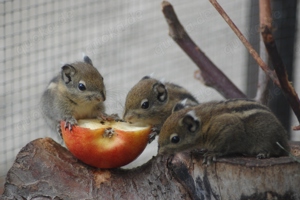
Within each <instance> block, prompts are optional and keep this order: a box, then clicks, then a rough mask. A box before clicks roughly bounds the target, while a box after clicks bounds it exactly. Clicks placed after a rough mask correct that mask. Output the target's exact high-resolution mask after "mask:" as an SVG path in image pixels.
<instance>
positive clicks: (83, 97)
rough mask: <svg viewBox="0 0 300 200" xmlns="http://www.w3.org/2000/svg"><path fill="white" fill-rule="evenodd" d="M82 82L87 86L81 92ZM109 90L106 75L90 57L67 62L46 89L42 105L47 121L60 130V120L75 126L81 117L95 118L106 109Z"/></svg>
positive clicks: (53, 127) (69, 125)
mask: <svg viewBox="0 0 300 200" xmlns="http://www.w3.org/2000/svg"><path fill="white" fill-rule="evenodd" d="M79 83H84V85H85V87H86V89H85V90H84V91H81V90H80V89H79V88H78V84H79ZM105 98H106V92H105V86H104V83H103V77H102V76H101V74H100V73H99V72H98V70H97V69H96V68H95V67H94V66H93V65H92V61H91V60H90V59H89V58H88V57H87V56H86V57H85V58H84V62H76V63H72V64H66V65H64V66H63V67H62V70H61V72H60V73H59V74H58V75H57V76H56V77H54V78H53V79H52V80H51V81H50V83H49V85H48V87H47V89H46V91H45V92H44V94H43V96H42V99H41V104H42V112H43V114H44V117H45V119H46V122H47V123H48V124H49V126H50V127H51V128H52V129H54V130H59V129H57V127H59V122H60V121H61V120H64V121H67V126H68V127H69V128H72V126H73V125H74V124H76V123H77V120H78V119H83V118H95V117H97V116H100V115H101V113H103V112H104V105H103V101H105Z"/></svg>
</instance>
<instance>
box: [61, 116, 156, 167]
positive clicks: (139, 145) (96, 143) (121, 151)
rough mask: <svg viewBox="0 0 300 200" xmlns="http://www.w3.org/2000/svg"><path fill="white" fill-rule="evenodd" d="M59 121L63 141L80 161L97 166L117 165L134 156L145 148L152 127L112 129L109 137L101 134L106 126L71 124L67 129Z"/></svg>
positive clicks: (63, 123) (126, 162)
mask: <svg viewBox="0 0 300 200" xmlns="http://www.w3.org/2000/svg"><path fill="white" fill-rule="evenodd" d="M64 126H65V122H64V121H62V122H61V129H62V135H63V139H64V142H65V144H66V146H67V148H68V149H69V151H70V152H71V153H72V154H73V155H74V156H75V157H76V158H78V159H79V160H81V161H82V162H84V163H86V164H88V165H91V166H94V167H97V168H117V167H121V166H124V165H126V164H128V163H130V162H132V161H133V160H134V159H136V158H137V157H138V156H139V155H140V154H141V153H142V152H143V151H144V149H145V148H146V146H147V143H148V137H149V134H150V133H151V127H150V126H149V127H148V128H145V129H143V130H141V131H122V130H117V129H115V134H114V135H113V136H112V137H104V136H103V134H104V130H105V128H100V129H94V130H91V129H89V128H84V127H80V126H73V127H72V130H71V131H70V130H69V129H68V128H66V129H65V128H64Z"/></svg>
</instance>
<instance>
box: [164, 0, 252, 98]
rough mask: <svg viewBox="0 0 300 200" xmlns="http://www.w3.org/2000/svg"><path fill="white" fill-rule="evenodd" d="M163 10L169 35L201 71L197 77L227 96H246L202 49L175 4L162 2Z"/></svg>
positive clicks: (197, 73) (196, 74)
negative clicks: (188, 32)
mask: <svg viewBox="0 0 300 200" xmlns="http://www.w3.org/2000/svg"><path fill="white" fill-rule="evenodd" d="M162 12H163V14H164V16H165V18H166V20H167V23H168V25H169V35H170V36H171V37H172V39H173V40H174V41H175V42H176V43H177V44H178V45H179V46H180V47H181V48H182V50H183V51H184V52H185V53H186V54H187V55H188V56H189V57H190V58H191V59H192V60H193V61H194V63H195V64H196V65H197V66H198V68H199V70H200V71H197V72H196V73H195V77H196V78H197V79H199V80H201V82H203V83H204V84H205V85H207V86H210V87H213V88H215V89H216V90H217V91H218V92H219V93H220V94H222V95H223V96H224V97H225V98H227V99H228V98H246V95H245V94H244V93H243V92H241V91H240V90H239V89H238V88H237V87H236V86H235V85H234V84H233V83H232V82H231V81H230V80H229V79H228V78H227V77H226V75H225V74H224V73H223V72H222V71H221V70H220V69H218V67H217V66H215V64H214V63H213V62H212V61H211V60H210V59H209V58H208V57H207V56H206V55H205V54H204V53H203V52H202V51H201V49H200V48H199V47H198V46H197V45H196V44H195V43H194V41H193V40H192V39H191V38H190V37H189V35H188V34H187V33H186V31H185V30H184V28H183V26H182V25H181V24H180V22H179V20H178V18H177V16H176V13H175V11H174V9H173V6H172V5H171V4H170V3H169V2H167V1H163V2H162Z"/></svg>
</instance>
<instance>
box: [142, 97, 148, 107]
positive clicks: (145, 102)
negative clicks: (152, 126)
mask: <svg viewBox="0 0 300 200" xmlns="http://www.w3.org/2000/svg"><path fill="white" fill-rule="evenodd" d="M141 108H143V109H147V108H149V101H148V99H143V100H142V102H141Z"/></svg>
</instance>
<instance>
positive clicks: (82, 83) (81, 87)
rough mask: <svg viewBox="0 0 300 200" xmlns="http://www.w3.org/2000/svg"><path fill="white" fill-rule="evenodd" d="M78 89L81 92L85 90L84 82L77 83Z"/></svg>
mask: <svg viewBox="0 0 300 200" xmlns="http://www.w3.org/2000/svg"><path fill="white" fill-rule="evenodd" d="M78 89H79V90H81V91H84V90H86V87H85V82H84V81H79V83H78Z"/></svg>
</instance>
